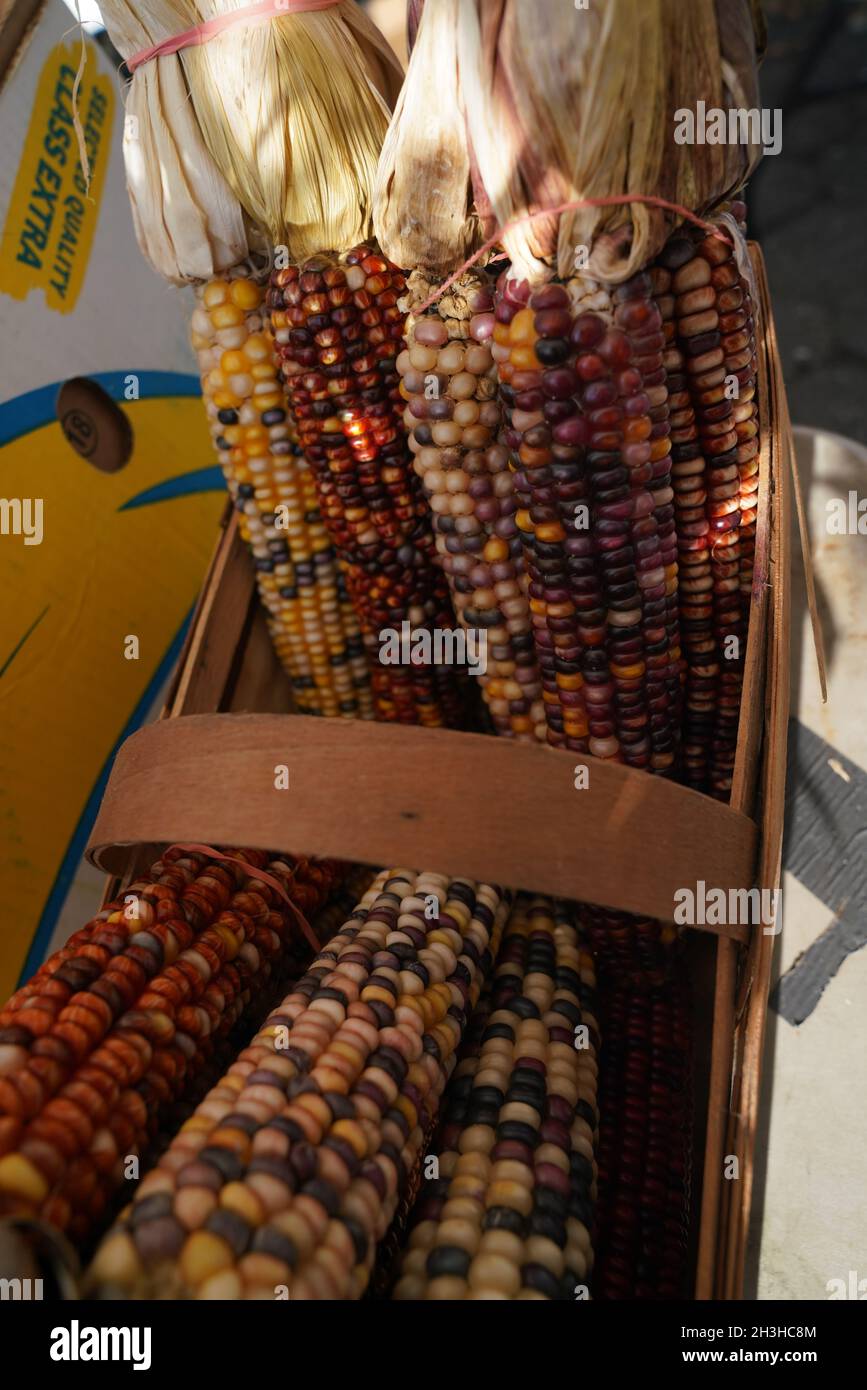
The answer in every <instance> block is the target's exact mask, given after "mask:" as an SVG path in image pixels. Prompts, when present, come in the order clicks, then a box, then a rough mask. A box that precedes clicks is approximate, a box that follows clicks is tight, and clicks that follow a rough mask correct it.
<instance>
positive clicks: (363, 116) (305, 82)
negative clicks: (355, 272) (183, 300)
mask: <svg viewBox="0 0 867 1390" xmlns="http://www.w3.org/2000/svg"><path fill="white" fill-rule="evenodd" d="M242 4H243V0H237V4H234V3H232V0H198V4H197V8H198V9H199V10H200V11H201V12H202V17H203V18H205V19H207V18H209V17H211V16H212V15H214V14H222V13H225V12H226V11H227V10H230V9H234V8H239V7H241V6H242ZM376 34H377V31H376V30H375V29H374V27H373V25H372V24H371V23H370V21H369V20H368V19H367V18H366V17H365V15H364V13H363V11H361V10H360V9H359V8H358V7H357V6H356V5H355V4H354V3H352V0H343V3H342V4H340V5H337V6H336V7H335V8H334V9H332V10H324V11H321V12H312V13H299V14H289V15H286V16H285V17H280V18H278V19H276V20H274V21H273V22H272V23H270V24H260V25H257V26H255V27H252V28H249V29H246V30H244V31H243V33H242V37H241V38H239V31H231V30H230V31H227V32H226V33H225V34H223V35H221V36H220V37H219V38H217V39H215V40H213V42H211V43H207V44H203V45H201V46H200V47H198V48H189V49H186V50H185V51H184V54H183V61H184V70H185V72H186V75H187V80H188V82H189V87H190V92H191V95H192V99H193V103H194V105H195V109H196V113H197V115H198V118H199V122H200V125H201V128H202V133H203V135H204V138H205V141H206V143H207V145H208V148H209V150H210V151H211V154H212V155H213V156H214V158H215V160H216V162H217V164H218V165H219V167H220V168H221V169H223V170H224V171H225V174H226V178H227V179H228V181H229V183H230V185H231V187H232V188H233V190H234V192H235V194H236V196H237V197H238V201H239V202H240V203H241V205H242V207H243V208H244V209H245V211H246V212H247V213H248V215H249V216H250V217H251V218H252V220H253V221H254V222H255V223H256V224H257V225H258V226H261V227H262V228H263V229H264V230H265V232H266V233H267V234H268V236H269V238H270V239H271V241H272V242H273V243H274V244H281V245H286V246H287V247H288V249H289V257H290V259H291V260H292V261H303V260H305V259H306V258H307V257H309V256H312V255H314V254H315V253H316V252H317V251H321V250H322V249H323V248H325V247H327V248H328V249H330V250H336V251H343V250H347V249H349V248H350V247H352V246H354V245H356V244H357V243H358V242H359V241H361V240H363V239H364V238H366V237H367V236H369V235H370V231H371V225H372V224H371V204H372V189H373V182H374V178H375V175H376V165H377V161H378V159H379V153H380V149H381V147H382V141H383V138H384V136H385V132H386V129H387V128H388V122H389V119H390V115H391V105H390V103H391V101H392V99H396V98H397V93H398V91H399V88H400V83H401V80H402V72H401V69H400V65H399V63H398V62H397V59H396V58H395V57H394V55H393V54H392V53H391V50H390V49H388V48H387V47H386V45H385V42H384V40H380V41H379V42H377V40H376ZM359 40H361V41H359Z"/></svg>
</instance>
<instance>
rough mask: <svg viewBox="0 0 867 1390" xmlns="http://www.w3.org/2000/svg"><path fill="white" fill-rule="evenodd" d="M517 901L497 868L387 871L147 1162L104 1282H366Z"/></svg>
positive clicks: (110, 1241) (163, 1286) (293, 1285)
mask: <svg viewBox="0 0 867 1390" xmlns="http://www.w3.org/2000/svg"><path fill="white" fill-rule="evenodd" d="M507 910H508V908H507V900H506V899H505V898H504V897H503V895H502V893H501V892H500V891H499V890H498V889H496V888H491V887H488V886H486V885H478V886H477V885H475V884H472V883H470V882H469V881H468V880H465V879H452V880H449V879H447V878H444V877H443V876H441V875H437V874H424V873H423V874H415V873H412V872H409V871H405V870H389V871H386V872H385V873H383V874H381V875H380V877H379V878H378V879H377V880H376V882H375V884H374V885H373V887H372V888H371V889H370V890H369V891H368V893H367V894H366V895H365V897H364V898H363V899H362V901H361V903H360V904H359V906H358V907H357V908H356V910H355V912H354V913H353V914H352V915H351V917H350V918H349V920H348V921H347V922H346V924H345V926H344V927H343V928H342V930H341V931H340V932H338V934H337V935H336V936H335V937H333V938H332V939H331V941H329V943H328V944H327V946H326V947H325V949H324V950H323V951H321V952H320V954H319V955H318V956H317V957H316V959H315V960H314V962H313V963H312V965H311V966H310V968H309V970H308V972H307V974H306V975H305V976H304V977H303V978H302V979H301V980H300V981H299V982H298V984H297V985H296V987H295V989H294V990H293V991H292V993H291V994H289V995H288V996H287V998H286V999H284V1001H283V1003H282V1004H281V1005H280V1007H279V1008H278V1009H277V1010H276V1011H275V1012H274V1013H272V1014H271V1015H270V1017H269V1018H268V1020H267V1021H266V1024H265V1025H264V1026H263V1028H262V1029H261V1030H260V1032H259V1034H258V1035H257V1037H256V1038H255V1039H254V1041H253V1042H252V1044H251V1045H250V1046H249V1047H248V1048H246V1049H245V1050H244V1051H243V1052H242V1053H241V1054H240V1056H239V1057H238V1060H237V1061H236V1062H235V1063H234V1064H233V1066H232V1067H231V1068H230V1069H229V1071H228V1073H227V1074H226V1075H225V1076H224V1077H223V1079H222V1081H221V1082H220V1084H219V1085H218V1086H217V1087H216V1088H215V1089H214V1090H213V1091H212V1092H211V1094H210V1095H209V1096H208V1098H207V1100H206V1101H204V1102H203V1103H202V1105H200V1106H199V1108H198V1110H197V1111H196V1113H195V1115H193V1117H192V1118H191V1119H190V1120H189V1121H188V1123H187V1124H186V1125H185V1126H184V1127H183V1129H182V1130H181V1132H180V1133H179V1134H178V1136H177V1138H176V1139H175V1141H174V1142H173V1144H172V1145H171V1146H170V1148H169V1149H168V1150H167V1152H166V1153H165V1154H164V1155H163V1157H162V1158H161V1159H160V1161H159V1164H158V1165H157V1167H156V1168H155V1169H153V1170H152V1171H151V1172H150V1173H149V1174H148V1175H147V1176H146V1177H145V1178H144V1180H143V1181H142V1183H141V1186H140V1187H139V1190H138V1193H137V1194H136V1197H135V1200H134V1201H133V1202H132V1204H131V1205H130V1206H129V1207H128V1208H127V1209H126V1211H125V1212H124V1213H122V1215H121V1218H120V1221H119V1222H118V1224H117V1225H116V1226H115V1228H114V1229H113V1230H112V1231H111V1232H110V1233H109V1234H108V1236H107V1237H106V1239H105V1241H104V1242H103V1244H102V1245H101V1247H100V1248H99V1250H98V1251H97V1254H96V1257H95V1260H94V1263H93V1265H92V1267H91V1270H90V1274H89V1279H88V1287H89V1290H90V1292H91V1293H94V1294H97V1295H102V1296H107V1297H112V1296H115V1297H116V1296H133V1297H147V1296H150V1295H153V1294H159V1295H160V1296H163V1297H165V1296H194V1297H198V1298H220V1299H223V1298H229V1299H235V1298H281V1297H288V1298H290V1299H291V1300H293V1301H295V1300H298V1299H317V1298H324V1299H334V1298H357V1297H360V1295H361V1294H362V1293H363V1292H364V1291H365V1288H366V1287H367V1284H368V1281H369V1278H370V1271H371V1269H372V1266H373V1262H374V1258H375V1254H376V1247H377V1243H378V1242H379V1241H381V1240H382V1238H383V1237H384V1236H385V1234H386V1232H387V1230H388V1227H389V1223H390V1221H391V1219H392V1216H393V1214H394V1212H395V1209H396V1208H397V1206H398V1204H399V1202H400V1198H401V1195H402V1193H403V1192H404V1191H405V1190H406V1189H407V1187H408V1185H409V1183H410V1181H411V1175H412V1174H413V1173H414V1172H415V1170H416V1168H417V1165H418V1163H419V1161H420V1159H421V1156H422V1145H423V1142H424V1138H425V1135H426V1133H427V1131H428V1129H429V1127H430V1123H431V1120H432V1119H433V1118H434V1116H435V1115H436V1114H437V1112H438V1108H439V1102H440V1097H441V1094H442V1091H443V1088H444V1086H445V1082H446V1079H447V1077H448V1075H449V1073H450V1071H451V1069H452V1067H453V1065H454V1059H455V1056H456V1053H457V1049H458V1047H459V1044H460V1042H461V1039H462V1036H463V1033H464V1030H465V1027H466V1022H467V1019H468V1018H469V1017H470V1015H471V1013H472V1010H473V1008H474V1007H475V1004H476V1002H477V1000H478V996H479V992H480V990H481V986H482V983H483V980H484V979H485V977H486V976H487V975H488V974H489V973H490V970H491V966H492V962H493V958H494V954H495V952H496V949H497V945H498V942H499V936H500V932H501V930H502V926H503V921H504V919H505V917H506V915H507Z"/></svg>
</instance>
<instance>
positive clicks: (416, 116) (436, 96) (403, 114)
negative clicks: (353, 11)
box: [374, 0, 478, 273]
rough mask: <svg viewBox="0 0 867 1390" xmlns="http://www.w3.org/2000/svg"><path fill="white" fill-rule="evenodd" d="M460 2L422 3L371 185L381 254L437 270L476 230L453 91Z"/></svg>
mask: <svg viewBox="0 0 867 1390" xmlns="http://www.w3.org/2000/svg"><path fill="white" fill-rule="evenodd" d="M459 4H460V0H436V2H435V3H430V0H429V3H428V4H427V5H426V6H425V9H424V13H423V15H422V19H421V23H420V26H419V29H418V33H417V35H416V41H415V44H414V47H413V50H412V56H411V58H410V62H409V68H408V70H407V80H406V81H405V83H404V86H403V91H402V92H401V94H400V97H399V98H398V101H397V105H396V106H395V110H394V115H393V117H392V120H391V124H390V126H389V128H388V133H387V134H386V137H385V141H384V144H383V147H382V155H381V157H380V161H379V170H378V173H377V179H376V185H375V190H374V230H375V233H376V237H377V240H378V242H379V244H380V246H381V247H382V250H383V251H384V253H385V255H386V256H388V257H389V258H390V259H391V260H392V261H394V262H395V263H396V264H397V265H403V266H409V267H412V268H414V267H428V268H430V269H431V270H433V271H435V272H436V273H443V272H444V271H445V270H446V268H448V269H451V268H452V267H453V266H454V264H455V262H456V261H458V260H461V259H463V258H464V257H466V256H467V255H469V253H470V252H471V251H472V250H473V248H474V246H475V245H476V243H477V238H478V223H477V220H476V219H475V218H474V217H473V215H472V210H471V206H470V159H469V149H468V145H467V138H466V132H465V129H464V114H463V110H462V108H461V103H460V98H459V93H458V60H457V55H458V32H457V21H458V10H459ZM462 60H463V55H462Z"/></svg>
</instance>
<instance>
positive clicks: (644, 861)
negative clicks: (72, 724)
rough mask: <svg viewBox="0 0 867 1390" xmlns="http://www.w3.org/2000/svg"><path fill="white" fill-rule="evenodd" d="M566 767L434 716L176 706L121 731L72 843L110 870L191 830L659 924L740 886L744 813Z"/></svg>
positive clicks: (647, 783)
mask: <svg viewBox="0 0 867 1390" xmlns="http://www.w3.org/2000/svg"><path fill="white" fill-rule="evenodd" d="M281 764H285V765H286V766H287V767H288V769H289V789H288V790H287V791H281V790H276V789H275V786H274V782H275V768H276V767H277V766H278V765H281ZM574 767H575V756H574V754H570V753H566V752H562V751H558V750H555V749H552V748H542V747H538V746H533V745H524V744H512V743H506V742H504V741H500V740H498V739H493V738H487V737H485V736H484V735H480V734H461V733H453V732H451V731H448V730H445V729H423V728H403V727H399V726H394V725H382V724H369V723H366V722H364V721H360V720H359V721H355V720H336V719H334V720H326V719H317V718H312V717H310V716H306V715H258V714H248V715H228V714H222V715H193V716H185V717H184V718H182V719H171V720H165V721H163V722H162V723H158V724H152V725H149V726H148V727H146V728H144V729H140V730H139V731H138V732H137V733H135V734H133V735H132V737H131V738H129V739H127V741H126V743H125V744H124V745H123V747H122V748H121V750H120V752H119V753H118V756H117V759H116V761H115V764H114V768H113V770H112V774H111V777H110V779H109V784H108V787H107V789H106V793H105V796H104V798H103V802H102V806H101V808H100V813H99V817H98V819H97V822H96V825H95V827H94V830H93V834H92V837H91V841H90V847H89V851H88V853H89V857H90V858H91V860H92V861H93V862H94V863H97V864H99V865H100V866H101V867H103V868H106V869H113V868H114V866H115V864H116V863H117V862H118V854H119V852H120V851H118V850H117V849H116V848H115V846H118V845H121V846H122V845H128V844H130V843H134V842H136V841H142V840H144V841H153V840H158V841H163V842H167V843H168V842H172V841H175V840H180V841H184V842H188V841H190V840H195V841H197V842H204V843H206V844H213V845H219V844H243V845H249V846H251V847H252V848H259V849H268V848H283V849H286V850H291V851H292V852H293V853H298V854H311V855H336V856H338V857H340V858H343V859H350V860H354V861H357V862H359V863H363V864H375V865H380V864H391V863H405V864H410V865H412V864H424V865H425V867H427V868H431V869H435V870H437V871H439V872H442V873H449V874H466V875H468V876H469V877H471V878H475V879H482V880H485V881H487V882H494V883H505V884H509V885H512V886H514V887H521V888H525V889H530V890H534V891H538V892H547V893H552V894H554V895H557V896H560V897H567V898H581V899H584V900H585V901H587V902H595V903H600V904H603V905H606V906H609V907H613V908H617V909H620V910H622V911H626V912H633V913H639V914H642V915H650V916H653V917H658V918H661V919H663V920H671V919H672V916H673V913H674V908H675V902H676V900H675V897H674V895H675V892H676V891H677V890H678V889H679V888H682V887H684V886H687V887H690V886H691V887H693V888H694V887H695V885H696V884H697V883H698V881H699V880H702V879H703V880H704V881H705V882H706V884H707V885H708V888H711V887H713V888H722V889H724V890H725V891H726V892H728V890H729V889H731V888H738V887H745V886H750V885H751V884H752V883H753V875H754V871H755V864H754V859H755V852H756V841H757V831H756V827H755V826H754V824H753V823H752V821H750V820H749V819H748V817H746V816H742V815H739V814H737V813H736V812H734V811H732V810H731V809H730V808H729V807H728V806H723V805H721V804H720V803H719V802H716V801H713V800H711V799H710V798H709V797H704V796H701V795H700V794H699V793H697V792H693V791H690V790H688V789H687V788H685V787H680V786H677V785H676V784H675V783H673V782H668V781H666V780H664V779H663V778H658V777H648V776H647V774H646V773H644V772H640V771H636V770H634V769H632V768H627V767H623V766H618V765H616V764H612V763H606V762H593V763H592V766H591V769H590V778H589V781H590V785H589V787H588V788H586V789H582V790H577V791H576V789H575V786H574ZM708 930H713V931H717V930H722V931H724V932H725V933H726V934H729V935H738V936H739V937H741V938H742V937H743V936H744V929H743V928H735V927H724V928H716V927H710V928H708Z"/></svg>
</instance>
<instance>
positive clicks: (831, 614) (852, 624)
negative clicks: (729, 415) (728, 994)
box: [745, 0, 867, 1299]
mask: <svg viewBox="0 0 867 1390" xmlns="http://www.w3.org/2000/svg"><path fill="white" fill-rule="evenodd" d="M765 11H766V15H767V19H768V24H769V30H770V46H769V52H768V58H767V60H766V63H765V67H764V70H763V74H762V76H763V82H762V103H763V105H765V106H771V107H777V106H779V107H781V108H782V109H783V147H782V152H781V154H780V155H779V156H777V157H776V158H773V159H766V160H765V161H764V164H763V165H762V166H761V167H760V169H759V170H758V172H757V175H756V177H755V179H754V181H753V186H752V189H751V194H750V232H751V235H753V236H754V237H756V238H757V239H758V240H759V241H761V243H762V246H763V250H764V253H765V257H766V260H767V265H768V272H769V277H770V283H771V289H772V292H773V302H774V313H775V317H776V321H777V328H778V331H779V334H780V339H781V345H782V352H783V359H784V365H785V371H786V381H787V386H788V392H789V399H790V403H791V410H792V417H793V420H794V421H795V423H796V425H802V426H813V427H817V428H822V429H823V430H830V431H834V432H836V433H837V434H840V435H847V436H849V437H850V438H851V439H853V440H856V441H860V442H861V443H862V444H865V443H867V334H865V323H867V277H865V275H864V273H863V226H864V216H865V213H867V181H865V177H864V173H865V156H864V143H863V131H864V126H865V122H867V3H864V0H766V3H765ZM799 463H800V471H801V476H802V479H803V483H804V486H805V488H806V489H807V491H808V499H809V510H810V527H811V534H812V538H813V555H814V562H815V566H816V577H817V584H818V588H819V604H820V610H821V612H822V616H823V623H824V628H825V638H826V642H827V646H828V659H829V703H828V704H827V705H826V706H824V707H823V706H822V704H821V701H820V696H819V689H818V679H817V677H816V666H815V659H814V656H813V651H812V646H811V639H810V636H809V626H808V624H807V623H806V620H805V617H804V613H805V610H804V604H803V585H802V583H801V581H800V576H799V572H798V567H797V566H796V567H795V570H794V572H793V582H794V598H795V612H794V615H793V628H792V682H793V688H792V713H793V716H794V717H793V721H792V727H791V737H790V753H789V769H790V770H789V797H788V814H787V831H786V844H785V850H784V864H785V869H786V872H785V878H784V883H783V900H782V902H783V913H782V916H783V930H782V934H781V938H780V941H779V944H778V949H777V958H776V962H775V971H774V980H775V982H777V984H776V988H775V989H774V992H773V993H772V1006H771V1009H770V1012H769V1019H768V1038H767V1050H766V1058H765V1090H764V1096H763V1127H762V1130H761V1133H760V1137H759V1144H758V1155H757V1159H758V1162H757V1174H756V1177H757V1182H756V1202H755V1206H754V1211H753V1222H752V1230H751V1241H750V1248H749V1254H748V1267H747V1279H746V1286H745V1292H746V1296H747V1297H758V1298H760V1299H762V1298H785V1299H825V1298H828V1297H830V1296H831V1294H832V1293H833V1292H834V1291H835V1289H839V1286H835V1285H833V1284H832V1283H831V1281H833V1280H842V1281H843V1282H844V1285H845V1286H846V1287H847V1288H848V1286H849V1284H850V1280H851V1276H850V1272H852V1271H854V1274H855V1280H854V1284H855V1285H857V1283H858V1282H860V1281H861V1280H862V1279H863V1280H864V1281H865V1282H864V1285H863V1292H862V1295H861V1296H862V1297H867V1182H865V1177H864V1170H863V1155H864V1153H865V1151H867V1103H865V1102H867V1079H865V1058H867V951H865V950H864V949H863V946H864V944H865V943H867V854H865V836H867V729H865V724H864V720H863V716H862V711H863V708H864V697H865V687H867V602H865V600H867V535H863V534H862V535H858V534H854V535H853V534H844V535H839V536H838V535H832V534H829V533H828V529H827V520H828V512H827V508H826V504H827V502H828V501H829V500H830V499H831V498H843V499H845V498H846V497H847V494H848V492H849V491H854V492H855V493H856V497H857V498H865V497H867V451H863V452H862V451H859V450H857V449H852V450H848V451H841V450H839V449H837V448H835V447H834V446H833V445H829V444H827V443H824V444H820V445H819V446H813V445H812V444H811V443H810V441H809V440H808V439H807V438H806V437H805V438H802V439H801V440H800V441H799ZM864 529H865V531H867V517H865V520H864ZM793 967H795V968H794V969H793ZM829 1285H830V1287H829Z"/></svg>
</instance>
